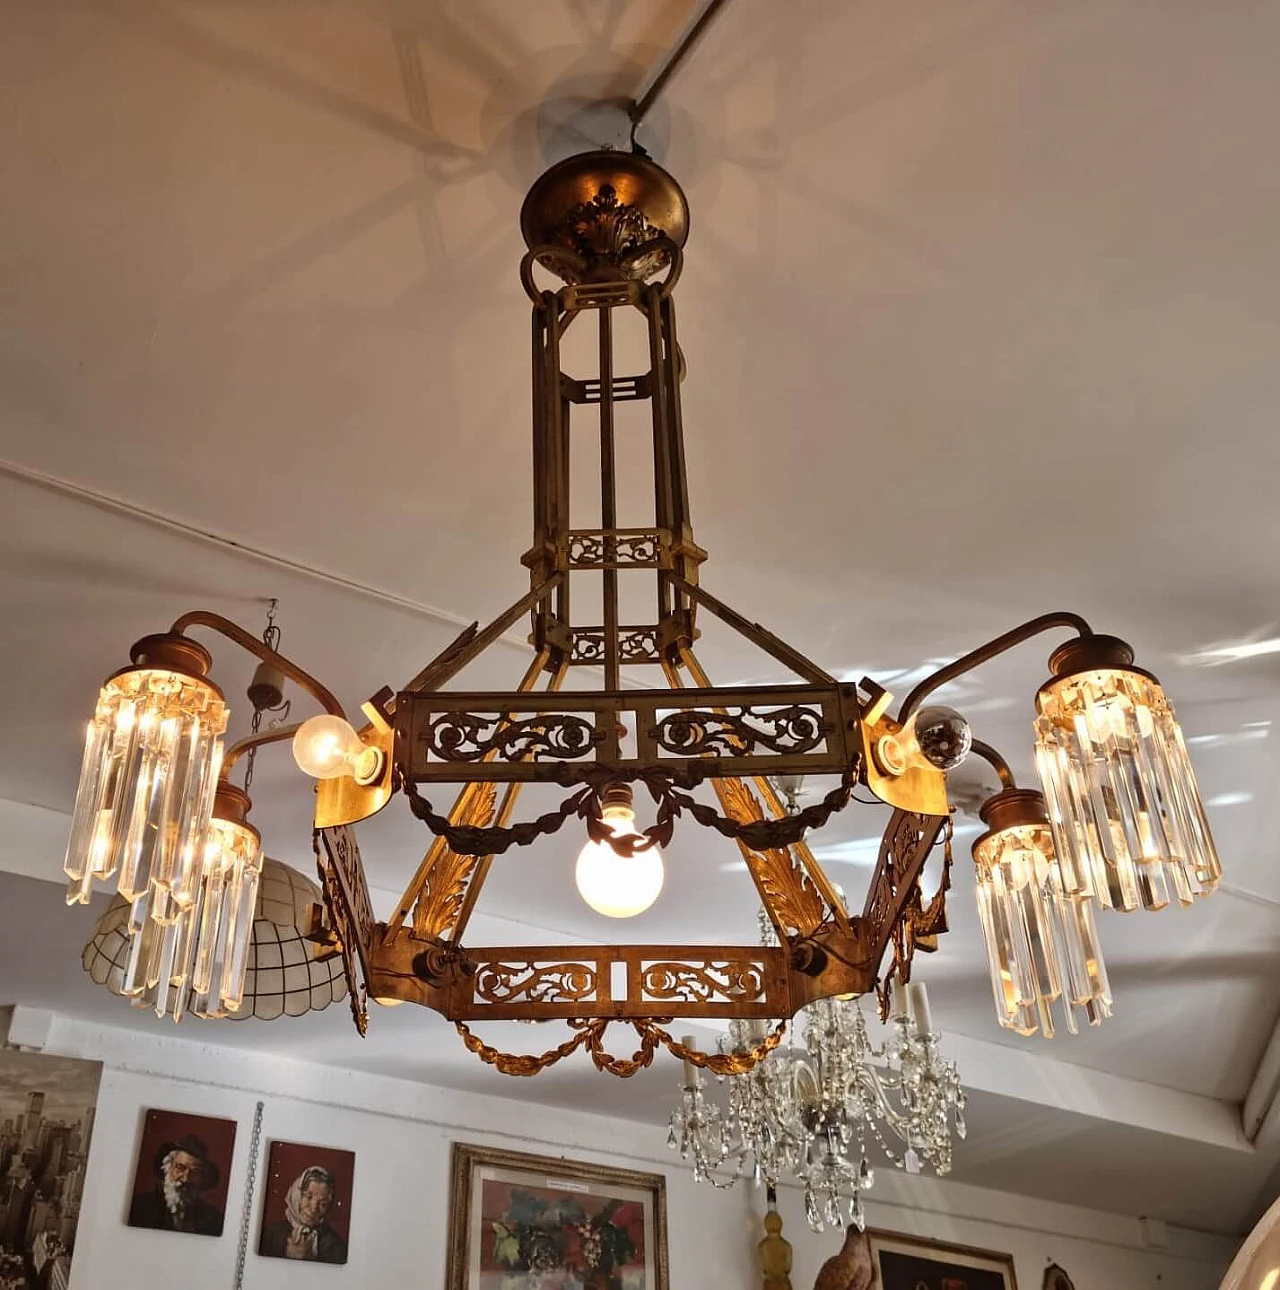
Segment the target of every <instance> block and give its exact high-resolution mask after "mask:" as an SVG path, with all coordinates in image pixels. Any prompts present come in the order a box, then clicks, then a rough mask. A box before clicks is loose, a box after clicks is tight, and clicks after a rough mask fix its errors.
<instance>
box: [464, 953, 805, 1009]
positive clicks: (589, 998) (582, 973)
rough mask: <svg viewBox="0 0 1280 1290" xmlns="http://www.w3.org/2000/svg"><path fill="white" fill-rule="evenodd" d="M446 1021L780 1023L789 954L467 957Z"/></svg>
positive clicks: (517, 954) (549, 954)
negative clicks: (677, 1019)
mask: <svg viewBox="0 0 1280 1290" xmlns="http://www.w3.org/2000/svg"><path fill="white" fill-rule="evenodd" d="M469 958H470V965H471V967H473V968H474V970H473V971H469V972H467V973H460V974H458V976H457V977H456V978H455V981H454V985H453V988H452V990H451V992H450V1006H449V1010H448V1015H449V1016H450V1018H451V1019H453V1020H460V1021H461V1020H466V1021H474V1020H477V1019H484V1018H490V1019H493V1020H501V1019H504V1018H508V1017H529V1016H539V1015H541V1016H547V1017H617V1018H622V1019H626V1018H632V1017H635V1018H651V1017H654V1016H663V1017H680V1016H694V1015H697V1016H704V1017H708V1016H710V1017H761V1018H765V1017H779V1016H786V1015H789V1012H790V1009H789V1007H788V1002H787V999H788V993H787V969H786V958H785V951H783V950H781V949H777V948H769V947H764V946H758V945H757V946H743V947H738V946H734V947H725V946H714V947H712V946H665V945H664V946H657V945H636V946H607V945H606V946H576V945H575V946H540V947H529V948H525V949H519V950H515V949H498V950H471V951H470V954H469Z"/></svg>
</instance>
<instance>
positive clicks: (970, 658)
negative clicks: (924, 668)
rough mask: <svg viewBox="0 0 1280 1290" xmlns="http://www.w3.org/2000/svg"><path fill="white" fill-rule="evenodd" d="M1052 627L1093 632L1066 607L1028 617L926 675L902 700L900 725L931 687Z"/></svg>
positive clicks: (931, 689)
mask: <svg viewBox="0 0 1280 1290" xmlns="http://www.w3.org/2000/svg"><path fill="white" fill-rule="evenodd" d="M1055 627H1070V628H1071V629H1072V630H1073V631H1074V632H1075V633H1076V635H1078V636H1092V635H1093V628H1092V627H1090V626H1089V624H1088V623H1087V622H1086V621H1085V620H1084V619H1083V618H1081V617H1080V615H1079V614H1073V613H1069V612H1068V611H1066V610H1059V611H1057V612H1056V613H1052V614H1041V615H1040V617H1039V618H1032V619H1031V620H1030V621H1029V622H1025V623H1023V624H1022V625H1021V626H1020V627H1014V628H1013V629H1012V630H1010V631H1007V632H1005V633H1004V635H1002V636H997V637H996V638H995V640H991V641H988V642H987V643H986V644H985V645H979V646H978V648H977V649H975V650H970V652H969V653H968V654H964V655H962V656H961V657H960V658H958V659H956V661H955V662H954V663H948V664H947V666H946V667H940V668H939V669H938V670H937V671H936V672H935V673H934V674H933V675H932V676H926V677H925V678H924V680H923V681H921V682H920V684H919V685H917V686H916V688H915V689H914V690H912V691H911V693H910V694H908V695H907V697H906V698H905V699H904V700H903V701H902V708H901V710H900V711H899V712H898V720H899V721H900V722H902V724H903V725H906V723H907V721H908V720H909V719H910V717H911V714H912V713H913V712H915V710H916V709H917V708H918V707H919V706H920V704H921V703H922V702H924V700H925V699H927V698H928V697H929V695H931V694H932V693H933V692H934V690H937V689H939V688H940V687H941V686H944V685H946V684H947V683H948V682H949V681H954V680H956V679H957V678H958V677H961V676H964V674H965V673H966V672H972V671H973V669H974V668H975V667H980V666H981V665H982V664H983V663H987V662H990V660H991V659H993V658H995V657H997V656H998V655H1000V654H1004V653H1006V652H1007V651H1008V650H1011V649H1012V648H1013V647H1014V646H1015V645H1021V644H1022V642H1023V641H1029V640H1030V639H1031V638H1032V637H1033V636H1039V635H1040V634H1041V632H1050V631H1053V629H1054V628H1055Z"/></svg>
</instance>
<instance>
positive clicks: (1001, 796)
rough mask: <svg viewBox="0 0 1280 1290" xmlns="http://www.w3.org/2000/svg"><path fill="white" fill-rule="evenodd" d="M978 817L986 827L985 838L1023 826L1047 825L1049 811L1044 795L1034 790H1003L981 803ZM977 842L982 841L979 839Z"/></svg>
mask: <svg viewBox="0 0 1280 1290" xmlns="http://www.w3.org/2000/svg"><path fill="white" fill-rule="evenodd" d="M978 815H979V817H980V818H981V820H982V822H983V824H985V825H986V826H987V829H988V835H987V836H990V834H991V833H1002V832H1004V830H1005V829H1016V828H1020V827H1022V826H1024V825H1034V824H1048V823H1049V810H1048V807H1047V806H1046V805H1045V800H1044V794H1043V793H1041V792H1038V791H1037V790H1036V789H1034V788H1006V789H1003V790H1002V791H1001V792H999V793H997V794H996V795H995V796H994V797H989V798H987V800H986V801H985V802H983V804H982V806H981V807H980V808H979V810H978ZM978 841H979V842H980V841H982V839H981V838H979V839H978ZM975 845H976V844H975Z"/></svg>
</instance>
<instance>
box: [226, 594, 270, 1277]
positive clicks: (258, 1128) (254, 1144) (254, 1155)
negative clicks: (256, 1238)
mask: <svg viewBox="0 0 1280 1290" xmlns="http://www.w3.org/2000/svg"><path fill="white" fill-rule="evenodd" d="M274 603H275V602H274V601H272V604H274ZM261 1140H262V1103H261V1102H259V1103H258V1105H257V1106H256V1107H255V1108H254V1112H253V1132H252V1133H251V1134H250V1135H249V1175H248V1177H247V1178H246V1179H245V1184H244V1211H243V1212H242V1213H241V1215H240V1243H239V1244H238V1245H237V1246H236V1274H235V1277H234V1278H233V1279H232V1282H231V1290H242V1287H243V1286H244V1260H245V1256H246V1254H247V1253H248V1250H249V1224H250V1222H251V1221H252V1219H253V1189H254V1184H255V1182H256V1181H257V1178H258V1146H259V1143H260V1142H261Z"/></svg>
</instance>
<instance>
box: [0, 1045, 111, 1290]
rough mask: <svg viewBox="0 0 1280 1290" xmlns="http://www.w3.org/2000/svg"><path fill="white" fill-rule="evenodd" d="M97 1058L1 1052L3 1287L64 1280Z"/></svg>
mask: <svg viewBox="0 0 1280 1290" xmlns="http://www.w3.org/2000/svg"><path fill="white" fill-rule="evenodd" d="M101 1074H102V1066H101V1064H100V1063H99V1062H81V1061H73V1060H71V1059H70V1058H66V1057H46V1056H45V1055H44V1054H43V1053H21V1052H16V1051H10V1050H7V1049H4V1050H0V1286H4V1287H6V1288H8V1290H36V1287H38V1286H39V1287H44V1286H51V1285H66V1283H67V1279H68V1278H69V1277H70V1275H71V1258H72V1255H73V1254H74V1252H75V1247H76V1226H77V1224H78V1222H79V1219H80V1195H81V1193H82V1192H83V1190H84V1171H85V1166H86V1164H87V1163H88V1159H89V1139H90V1137H91V1136H92V1134H93V1116H94V1110H95V1107H96V1106H97V1102H98V1080H99V1077H100V1076H101Z"/></svg>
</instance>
